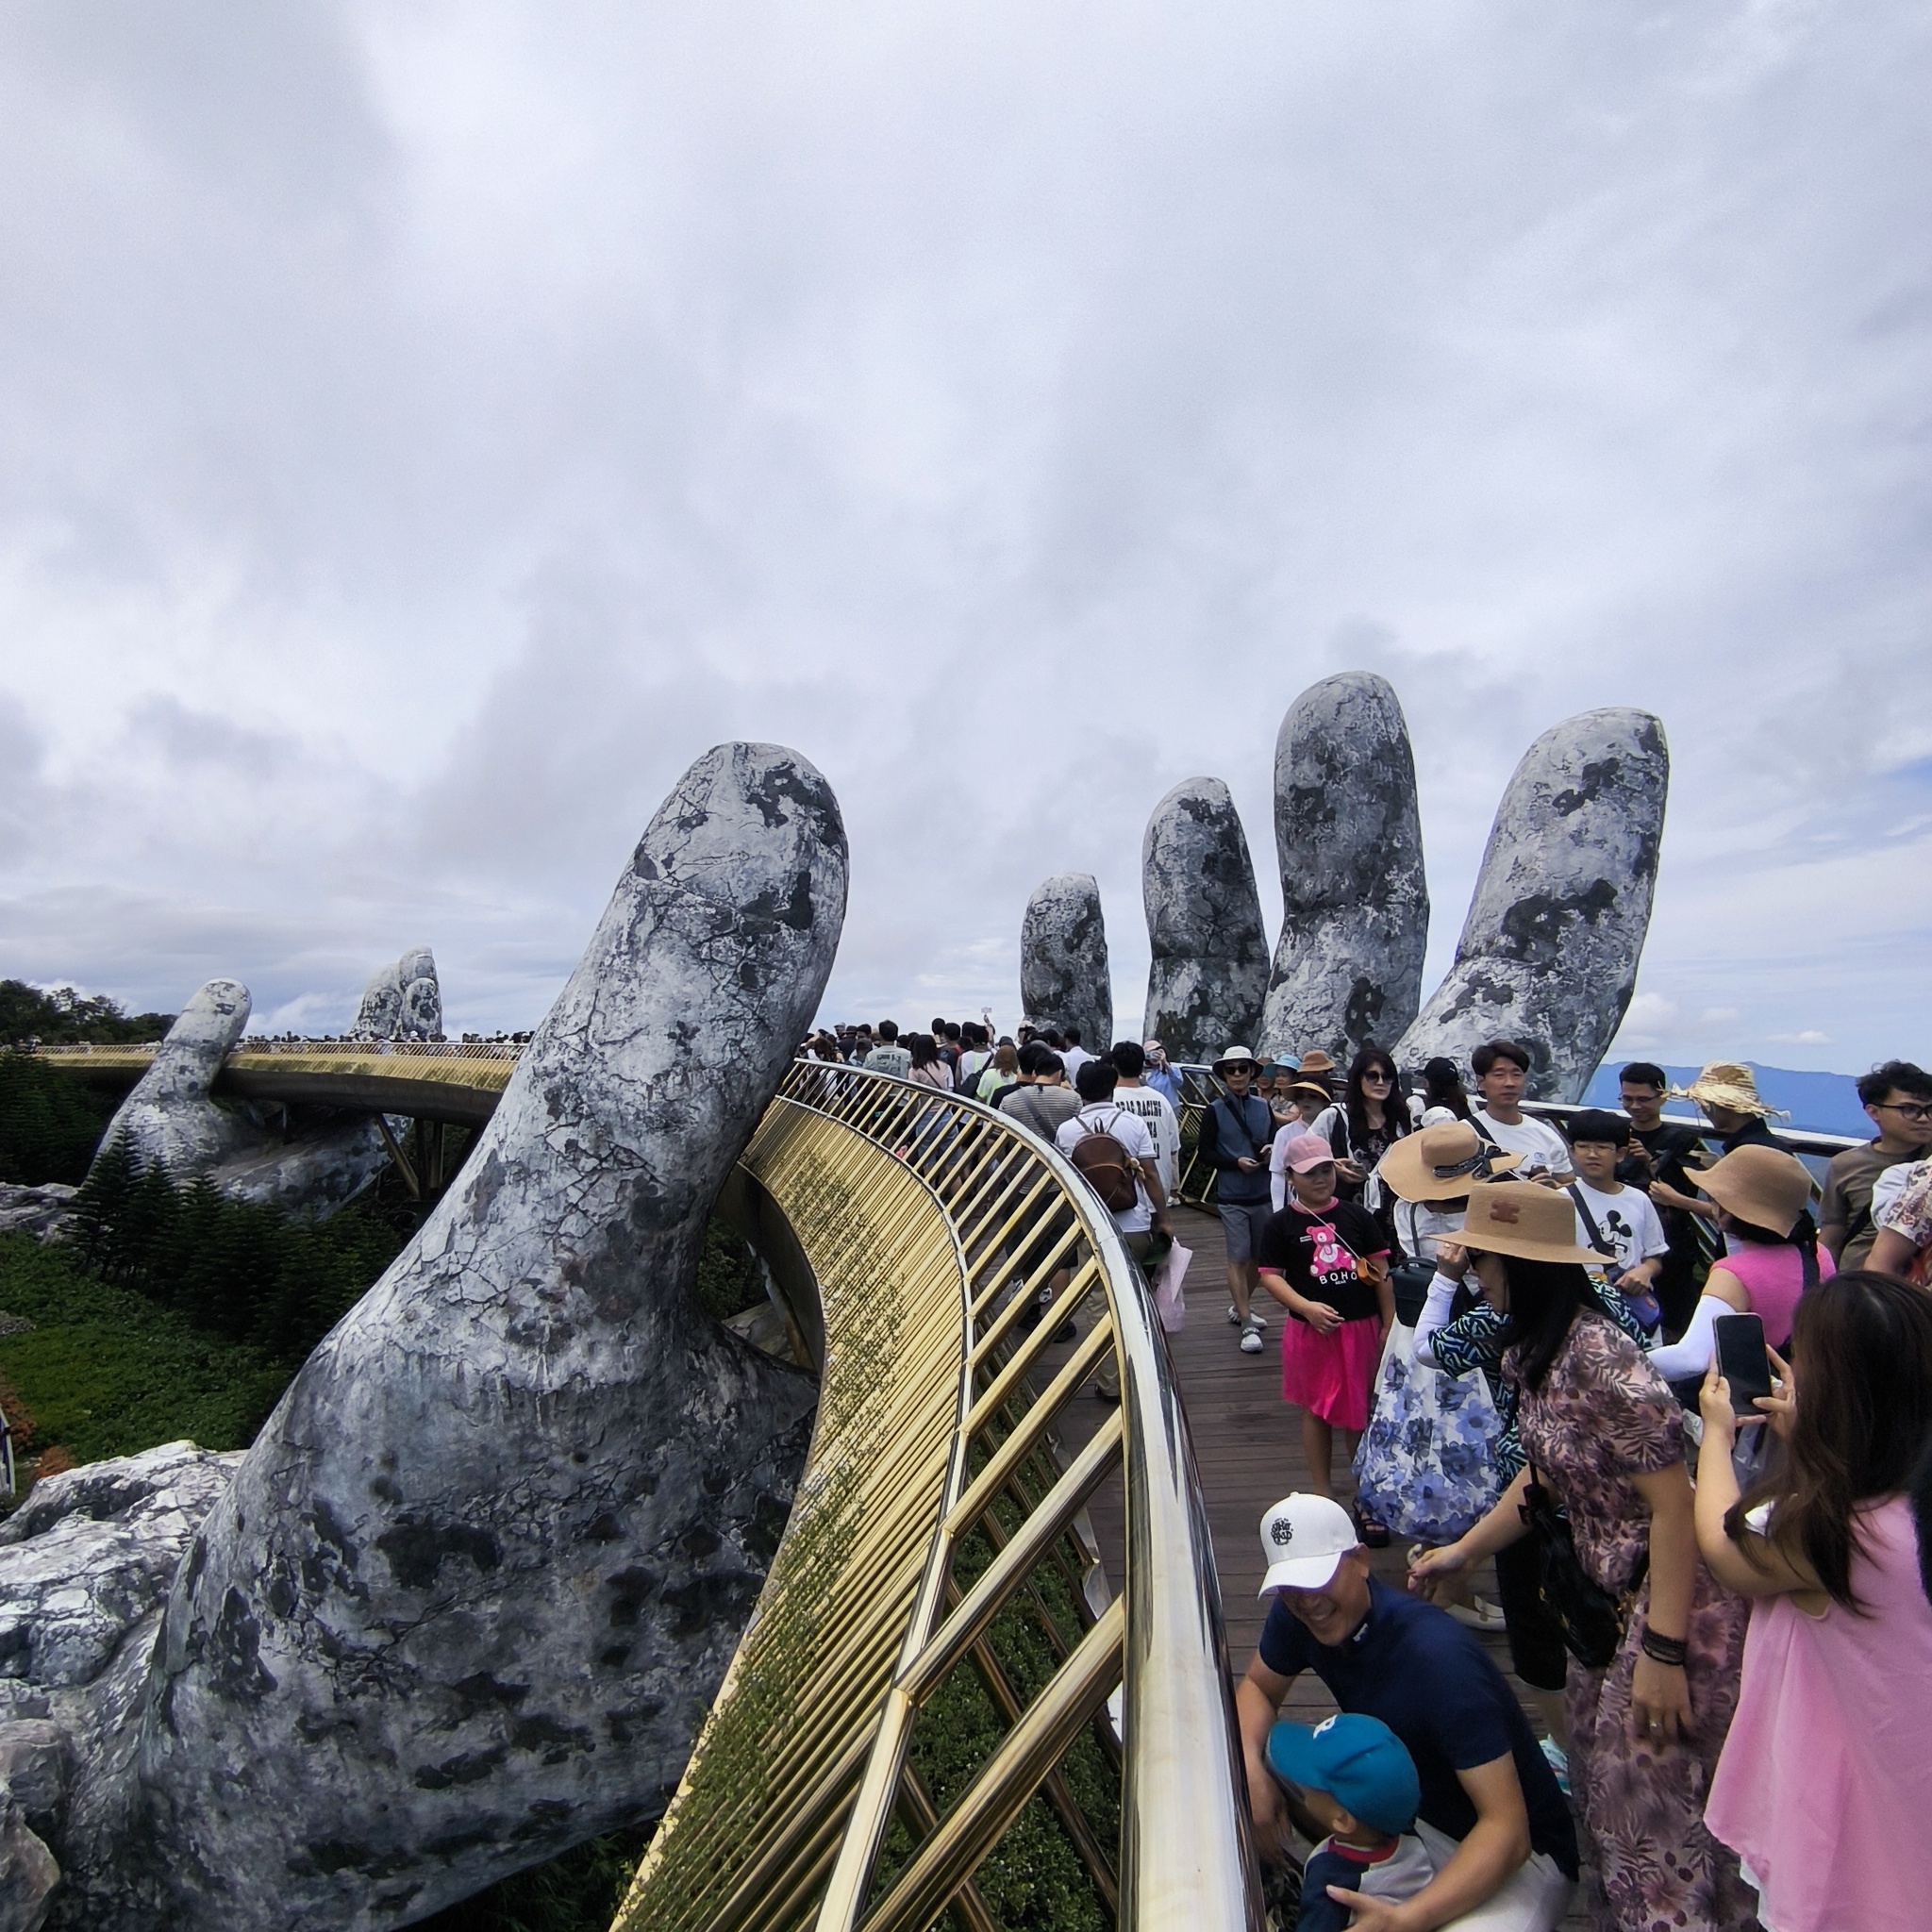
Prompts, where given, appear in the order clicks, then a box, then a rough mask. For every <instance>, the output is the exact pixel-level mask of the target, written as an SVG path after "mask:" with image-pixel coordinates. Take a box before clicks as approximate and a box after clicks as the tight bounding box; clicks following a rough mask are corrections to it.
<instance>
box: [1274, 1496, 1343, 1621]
mask: <svg viewBox="0 0 1932 1932" xmlns="http://www.w3.org/2000/svg"><path fill="white" fill-rule="evenodd" d="M1360 1541H1361V1538H1360V1537H1359V1536H1357V1534H1356V1527H1355V1524H1354V1522H1353V1521H1352V1520H1351V1519H1350V1516H1349V1513H1348V1511H1347V1510H1346V1509H1344V1508H1343V1507H1341V1504H1340V1503H1336V1502H1333V1501H1331V1500H1330V1499H1329V1498H1328V1497H1326V1496H1304V1495H1302V1494H1301V1493H1300V1492H1299V1491H1297V1492H1296V1493H1295V1494H1294V1495H1292V1496H1284V1497H1282V1499H1281V1501H1280V1502H1278V1503H1277V1504H1275V1506H1274V1508H1272V1509H1271V1510H1269V1512H1268V1513H1267V1515H1265V1516H1264V1517H1262V1519H1261V1559H1262V1561H1263V1562H1265V1563H1266V1564H1267V1565H1268V1574H1267V1575H1266V1576H1264V1577H1263V1578H1262V1579H1261V1591H1260V1593H1261V1595H1263V1596H1266V1595H1267V1594H1268V1592H1269V1591H1271V1590H1320V1589H1321V1588H1322V1586H1323V1585H1324V1583H1326V1582H1327V1581H1328V1580H1329V1578H1330V1577H1332V1576H1333V1575H1334V1574H1335V1572H1336V1568H1337V1566H1338V1565H1339V1564H1340V1563H1341V1559H1342V1557H1345V1556H1347V1554H1348V1553H1349V1551H1351V1550H1352V1549H1354V1548H1355V1547H1356V1546H1357V1544H1358V1543H1359V1542H1360Z"/></svg>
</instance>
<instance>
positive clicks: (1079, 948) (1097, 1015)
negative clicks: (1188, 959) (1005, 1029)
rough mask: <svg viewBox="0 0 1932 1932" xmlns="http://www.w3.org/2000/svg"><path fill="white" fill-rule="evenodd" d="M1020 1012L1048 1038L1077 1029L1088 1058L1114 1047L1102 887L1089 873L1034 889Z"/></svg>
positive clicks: (1026, 925) (1025, 933) (1024, 934)
mask: <svg viewBox="0 0 1932 1932" xmlns="http://www.w3.org/2000/svg"><path fill="white" fill-rule="evenodd" d="M1020 1006H1021V1008H1022V1010H1023V1011H1024V1015H1025V1018H1026V1024H1028V1025H1029V1026H1035V1027H1038V1028H1039V1029H1040V1030H1041V1032H1044V1031H1045V1030H1046V1029H1047V1028H1048V1027H1052V1028H1055V1029H1058V1028H1061V1027H1065V1026H1077V1027H1079V1029H1080V1034H1081V1041H1082V1043H1083V1044H1084V1045H1085V1047H1086V1049H1087V1051H1088V1052H1089V1053H1105V1052H1106V1051H1107V1050H1108V1047H1109V1046H1111V1045H1112V1044H1113V980H1112V978H1111V976H1110V970H1109V968H1108V960H1107V922H1106V921H1105V920H1104V919H1103V918H1102V917H1101V914H1100V887H1099V886H1098V885H1097V884H1096V883H1095V881H1094V877H1093V874H1091V873H1089V872H1062V873H1056V874H1054V876H1053V877H1052V878H1050V879H1045V880H1042V881H1041V884H1040V885H1039V886H1038V887H1036V888H1035V889H1034V893H1033V896H1032V898H1031V899H1029V900H1028V901H1027V902H1026V916H1025V918H1024V920H1023V921H1022V922H1021V925H1020Z"/></svg>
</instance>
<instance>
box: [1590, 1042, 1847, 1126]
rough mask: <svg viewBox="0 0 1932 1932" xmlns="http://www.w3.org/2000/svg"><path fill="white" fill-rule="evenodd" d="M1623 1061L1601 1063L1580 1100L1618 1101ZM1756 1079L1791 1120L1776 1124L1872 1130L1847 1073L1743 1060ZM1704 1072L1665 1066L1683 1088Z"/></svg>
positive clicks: (1679, 1106)
mask: <svg viewBox="0 0 1932 1932" xmlns="http://www.w3.org/2000/svg"><path fill="white" fill-rule="evenodd" d="M1624 1064H1625V1062H1624V1061H1623V1060H1622V1059H1618V1060H1615V1061H1606V1062H1605V1063H1604V1064H1603V1065H1602V1066H1601V1067H1599V1068H1598V1069H1597V1070H1596V1077H1595V1078H1594V1079H1593V1080H1591V1083H1590V1090H1589V1091H1588V1092H1586V1093H1585V1094H1584V1096H1583V1097H1584V1099H1585V1100H1586V1101H1588V1102H1589V1103H1590V1104H1591V1106H1592V1107H1615V1106H1616V1104H1617V1068H1618V1067H1619V1066H1622V1065H1624ZM1744 1064H1745V1065H1746V1066H1747V1067H1749V1068H1750V1069H1751V1072H1752V1074H1754V1075H1755V1076H1756V1078H1757V1091H1758V1092H1759V1093H1760V1094H1761V1095H1763V1097H1764V1099H1765V1101H1766V1103H1767V1104H1768V1105H1770V1106H1772V1107H1775V1108H1783V1109H1784V1110H1785V1111H1786V1112H1788V1113H1789V1114H1790V1120H1788V1121H1784V1120H1775V1119H1774V1121H1773V1122H1772V1124H1773V1125H1774V1126H1779V1127H1803V1128H1806V1129H1807V1130H1808V1131H1809V1132H1811V1133H1814V1134H1856V1135H1858V1136H1860V1137H1861V1138H1869V1137H1870V1136H1871V1135H1872V1134H1873V1133H1874V1131H1875V1130H1874V1127H1873V1125H1872V1122H1871V1119H1870V1117H1869V1116H1868V1115H1867V1114H1866V1112H1865V1109H1864V1108H1862V1107H1861V1106H1860V1105H1859V1104H1858V1087H1857V1080H1856V1079H1855V1078H1854V1077H1853V1075H1852V1074H1801V1073H1800V1072H1798V1071H1797V1069H1796V1068H1794V1067H1760V1066H1759V1065H1758V1064H1757V1061H1756V1060H1746V1061H1745V1062H1744ZM1702 1071H1703V1070H1702V1069H1701V1068H1699V1067H1665V1068H1664V1072H1665V1073H1667V1074H1669V1075H1670V1076H1671V1084H1672V1086H1674V1087H1688V1086H1689V1085H1690V1084H1691V1081H1692V1080H1694V1079H1696V1077H1697V1075H1698V1074H1699V1073H1701V1072H1702ZM1687 1110H1688V1109H1687V1108H1686V1106H1685V1103H1684V1102H1682V1101H1678V1102H1675V1103H1674V1105H1673V1106H1672V1107H1671V1108H1669V1109H1668V1111H1671V1112H1683V1111H1687Z"/></svg>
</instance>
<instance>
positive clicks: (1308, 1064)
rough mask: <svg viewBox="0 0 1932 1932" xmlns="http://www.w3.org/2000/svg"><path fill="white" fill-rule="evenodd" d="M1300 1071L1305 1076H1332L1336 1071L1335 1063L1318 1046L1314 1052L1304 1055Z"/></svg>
mask: <svg viewBox="0 0 1932 1932" xmlns="http://www.w3.org/2000/svg"><path fill="white" fill-rule="evenodd" d="M1298 1071H1300V1072H1301V1073H1304V1074H1332V1073H1334V1071H1335V1062H1334V1061H1333V1060H1331V1059H1330V1058H1328V1056H1327V1055H1326V1054H1325V1053H1324V1052H1323V1051H1322V1049H1321V1048H1320V1047H1319V1046H1318V1047H1316V1049H1315V1050H1314V1052H1312V1053H1305V1054H1303V1056H1302V1063H1301V1066H1300V1068H1299V1070H1298Z"/></svg>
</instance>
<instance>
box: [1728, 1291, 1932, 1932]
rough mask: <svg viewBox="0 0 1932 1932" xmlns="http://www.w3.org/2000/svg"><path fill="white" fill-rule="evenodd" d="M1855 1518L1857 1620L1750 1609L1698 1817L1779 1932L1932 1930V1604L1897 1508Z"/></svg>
mask: <svg viewBox="0 0 1932 1932" xmlns="http://www.w3.org/2000/svg"><path fill="white" fill-rule="evenodd" d="M1768 1325H1769V1324H1767V1326H1768ZM1860 1522H1861V1525H1862V1529H1863V1542H1864V1549H1865V1554H1864V1555H1863V1556H1855V1557H1853V1559H1852V1590H1853V1592H1854V1593H1855V1594H1856V1595H1857V1599H1858V1601H1859V1603H1860V1604H1862V1605H1863V1606H1864V1607H1865V1609H1866V1612H1867V1614H1866V1615H1865V1616H1862V1617H1860V1616H1855V1615H1853V1613H1852V1612H1851V1611H1850V1610H1846V1609H1841V1608H1840V1607H1839V1606H1838V1605H1837V1604H1833V1605H1832V1606H1831V1607H1830V1608H1828V1609H1827V1610H1826V1611H1825V1613H1824V1616H1822V1617H1807V1615H1806V1614H1805V1612H1804V1611H1803V1610H1801V1609H1800V1608H1799V1607H1797V1605H1796V1604H1795V1603H1794V1602H1793V1601H1792V1600H1791V1599H1790V1597H1788V1596H1777V1597H1765V1598H1761V1599H1759V1600H1758V1601H1757V1602H1756V1603H1754V1604H1753V1605H1752V1607H1751V1627H1750V1630H1749V1632H1748V1634H1747V1635H1746V1637H1745V1640H1744V1674H1743V1682H1742V1685H1741V1687H1740V1691H1739V1695H1738V1710H1737V1715H1736V1716H1735V1717H1733V1718H1732V1720H1731V1728H1730V1733H1729V1735H1728V1736H1727V1737H1726V1738H1725V1740H1724V1755H1723V1756H1722V1757H1720V1758H1719V1760H1718V1767H1717V1774H1716V1776H1715V1777H1714V1778H1713V1779H1712V1780H1711V1788H1710V1802H1709V1804H1708V1806H1707V1807H1706V1810H1705V1821H1704V1822H1705V1824H1707V1825H1708V1826H1709V1828H1710V1831H1711V1834H1712V1836H1713V1837H1715V1838H1716V1839H1718V1840H1720V1841H1721V1842H1722V1843H1724V1844H1727V1845H1729V1846H1730V1847H1731V1848H1732V1850H1733V1851H1735V1852H1736V1853H1737V1854H1738V1856H1739V1857H1740V1858H1741V1859H1742V1861H1743V1863H1744V1867H1745V1869H1746V1871H1747V1872H1748V1873H1749V1874H1750V1875H1751V1877H1752V1878H1753V1879H1755V1880H1756V1882H1757V1886H1758V1888H1759V1890H1761V1891H1762V1893H1763V1898H1764V1920H1765V1924H1767V1925H1770V1926H1773V1927H1774V1928H1775V1932H1925V1928H1926V1927H1927V1926H1928V1925H1932V1604H1928V1603H1927V1602H1926V1600H1925V1592H1924V1588H1923V1586H1922V1585H1921V1583H1920V1580H1919V1551H1918V1542H1917V1539H1916V1538H1915V1536H1914V1535H1913V1531H1912V1513H1911V1509H1910V1507H1909V1506H1908V1505H1907V1502H1906V1500H1905V1498H1903V1497H1895V1498H1893V1499H1892V1500H1891V1501H1890V1502H1889V1503H1880V1504H1878V1505H1876V1506H1875V1507H1873V1508H1870V1509H1867V1510H1865V1511H1862V1512H1861V1516H1860Z"/></svg>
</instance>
